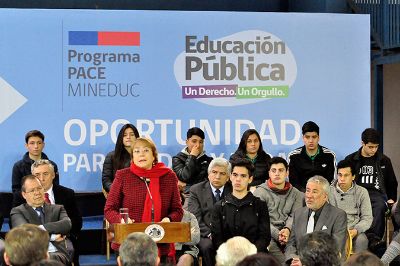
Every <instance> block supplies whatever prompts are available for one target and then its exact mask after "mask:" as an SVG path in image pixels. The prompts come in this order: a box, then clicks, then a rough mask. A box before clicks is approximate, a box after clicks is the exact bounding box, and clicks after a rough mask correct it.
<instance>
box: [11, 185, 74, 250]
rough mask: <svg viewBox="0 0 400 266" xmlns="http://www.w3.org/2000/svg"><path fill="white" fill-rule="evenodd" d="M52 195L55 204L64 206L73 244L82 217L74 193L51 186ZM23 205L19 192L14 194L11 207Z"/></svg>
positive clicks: (62, 187)
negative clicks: (69, 222)
mask: <svg viewBox="0 0 400 266" xmlns="http://www.w3.org/2000/svg"><path fill="white" fill-rule="evenodd" d="M53 193H54V200H55V202H56V204H59V205H63V206H64V208H65V210H66V211H67V214H68V217H69V218H70V220H71V223H72V228H71V231H70V238H71V240H72V241H73V242H74V241H75V240H76V239H77V237H78V236H79V233H80V231H81V228H82V215H81V213H80V211H79V209H78V205H77V203H76V198H75V192H74V191H73V190H72V189H70V188H67V187H64V186H61V185H57V184H53ZM23 203H26V201H25V199H24V198H23V197H22V195H21V192H17V193H14V198H13V207H17V206H19V205H21V204H23Z"/></svg>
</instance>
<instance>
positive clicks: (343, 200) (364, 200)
mask: <svg viewBox="0 0 400 266" xmlns="http://www.w3.org/2000/svg"><path fill="white" fill-rule="evenodd" d="M337 169H338V174H337V176H338V177H337V179H336V180H334V182H333V184H332V185H331V186H330V187H329V189H330V193H329V196H328V199H329V203H330V204H332V205H333V206H335V207H338V208H340V209H342V210H344V211H345V212H346V214H347V227H348V229H349V233H350V237H351V238H352V239H353V251H354V253H358V252H361V251H364V250H367V249H368V238H367V236H366V235H365V232H366V231H367V230H368V229H369V228H370V226H371V224H372V219H373V218H372V207H371V201H370V199H369V195H368V191H367V189H365V188H363V187H362V186H359V185H357V184H356V183H355V182H354V178H355V177H356V176H355V172H354V166H353V165H352V163H351V162H350V161H346V160H342V161H340V162H339V163H338V165H337Z"/></svg>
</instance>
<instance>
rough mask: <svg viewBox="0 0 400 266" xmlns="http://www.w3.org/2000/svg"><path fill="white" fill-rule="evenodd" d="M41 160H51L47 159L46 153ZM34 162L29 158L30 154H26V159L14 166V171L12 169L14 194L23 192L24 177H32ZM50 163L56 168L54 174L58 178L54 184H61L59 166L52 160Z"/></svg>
mask: <svg viewBox="0 0 400 266" xmlns="http://www.w3.org/2000/svg"><path fill="white" fill-rule="evenodd" d="M41 158H42V159H46V160H49V158H48V157H47V155H46V154H45V153H44V152H42V156H41ZM34 162H35V161H34V160H32V159H31V158H29V153H28V152H26V153H25V155H24V157H23V158H22V160H19V161H18V162H16V163H15V164H14V166H13V169H12V184H11V189H12V192H13V193H15V192H19V191H21V186H22V184H21V181H22V178H23V177H24V176H26V175H30V174H31V173H32V172H31V166H32V164H33V163H34ZM50 162H51V164H52V165H53V166H54V173H55V174H56V176H55V178H54V180H53V183H55V184H59V183H60V181H59V177H58V167H57V164H56V163H55V162H53V161H51V160H50Z"/></svg>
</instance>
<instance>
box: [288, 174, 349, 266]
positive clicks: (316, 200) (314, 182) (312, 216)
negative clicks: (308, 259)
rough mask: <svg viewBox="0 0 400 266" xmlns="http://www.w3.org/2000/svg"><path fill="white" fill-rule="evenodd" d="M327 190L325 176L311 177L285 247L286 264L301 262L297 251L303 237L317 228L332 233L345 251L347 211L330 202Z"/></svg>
mask: <svg viewBox="0 0 400 266" xmlns="http://www.w3.org/2000/svg"><path fill="white" fill-rule="evenodd" d="M328 193H329V183H328V181H327V180H326V179H325V178H324V177H322V176H313V177H311V178H310V179H308V181H307V185H306V193H305V200H306V206H305V207H302V208H300V209H297V211H295V213H294V217H293V226H292V232H291V234H290V238H289V241H288V244H287V245H286V249H285V257H286V263H287V264H290V263H291V265H294V266H297V265H301V261H300V259H299V254H298V248H299V247H300V239H301V238H302V237H303V236H304V235H306V234H309V233H312V232H314V231H323V232H325V233H328V234H330V235H331V236H333V238H334V239H335V240H336V242H337V245H338V247H340V251H341V254H344V247H345V243H346V239H347V217H346V213H345V212H344V211H343V210H341V209H339V208H336V207H334V206H332V205H331V204H329V203H328ZM343 257H344V256H342V258H343Z"/></svg>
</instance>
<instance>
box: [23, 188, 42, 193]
mask: <svg viewBox="0 0 400 266" xmlns="http://www.w3.org/2000/svg"><path fill="white" fill-rule="evenodd" d="M35 192H43V187H36V188H33V189H31V190H28V191H25V193H35Z"/></svg>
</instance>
